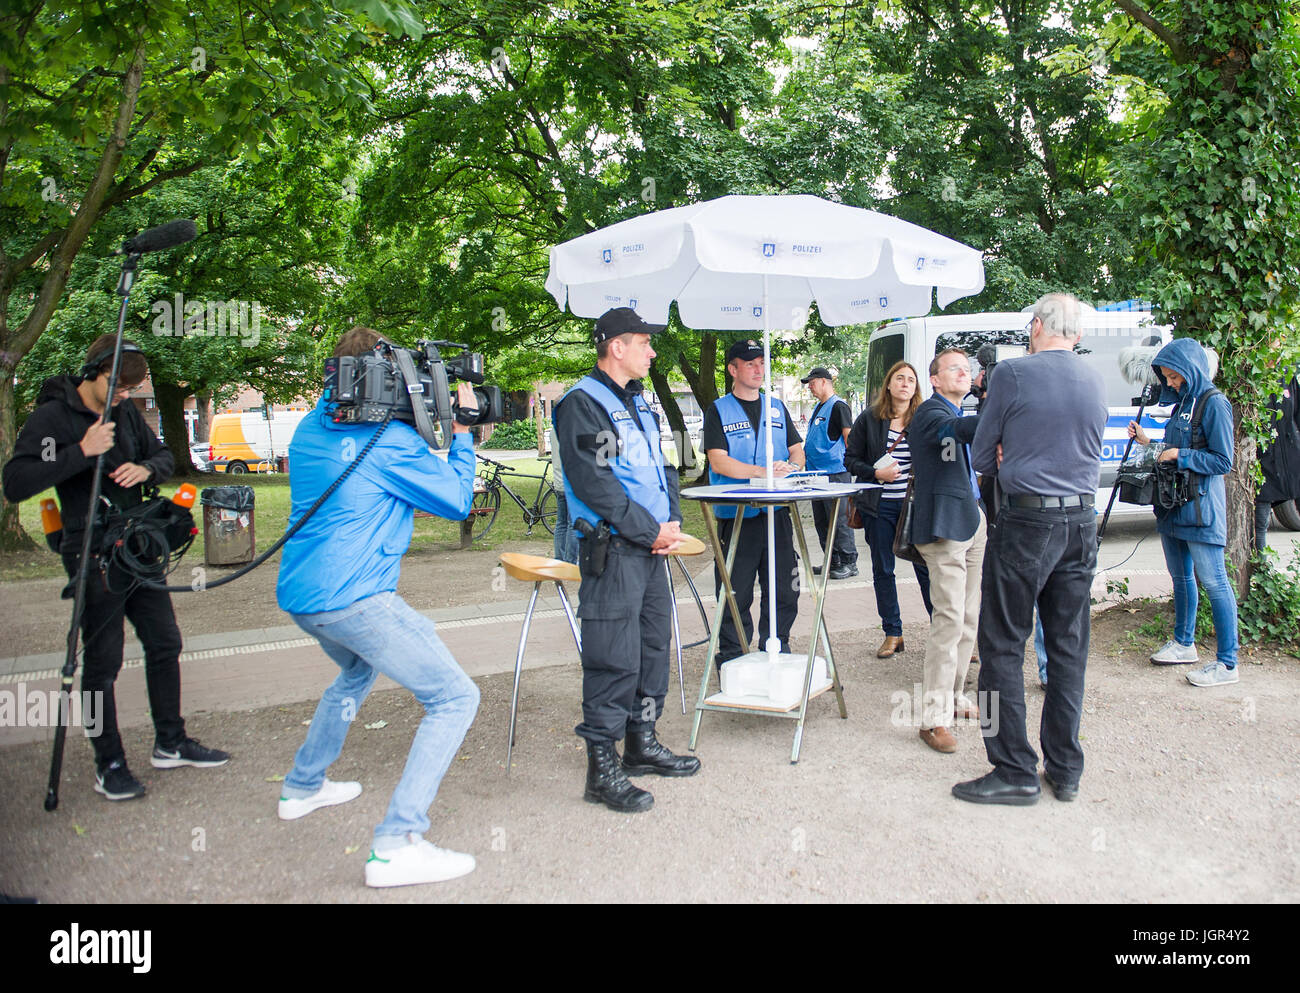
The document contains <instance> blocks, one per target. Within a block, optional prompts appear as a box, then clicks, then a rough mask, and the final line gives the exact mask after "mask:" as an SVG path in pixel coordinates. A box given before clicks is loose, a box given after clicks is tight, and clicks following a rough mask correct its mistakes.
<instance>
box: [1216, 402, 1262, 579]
mask: <svg viewBox="0 0 1300 993" xmlns="http://www.w3.org/2000/svg"><path fill="white" fill-rule="evenodd" d="M1241 421H1242V410H1241V406H1240V405H1239V404H1236V403H1234V404H1233V405H1232V436H1233V447H1234V452H1235V454H1234V456H1233V460H1232V472H1230V473H1228V474H1227V475H1226V476H1224V477H1223V486H1224V490H1225V495H1226V497H1227V501H1226V502H1227V512H1228V543H1227V545H1226V546H1224V549H1223V552H1224V558H1225V559H1226V560H1227V563H1228V575H1229V576H1234V577H1235V585H1236V587H1237V602H1238V603H1240V602H1241V601H1242V600H1243V599H1245V596H1246V594H1247V593H1248V592H1250V574H1251V566H1250V558H1251V556H1252V555H1253V554H1254V553H1255V462H1256V461H1257V459H1258V452H1257V450H1256V446H1255V439H1254V438H1251V437H1250V436H1249V435H1247V434H1246V432H1245V431H1244V430H1243V429H1242V423H1241Z"/></svg>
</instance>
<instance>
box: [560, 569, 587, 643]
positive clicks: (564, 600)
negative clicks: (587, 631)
mask: <svg viewBox="0 0 1300 993" xmlns="http://www.w3.org/2000/svg"><path fill="white" fill-rule="evenodd" d="M555 589H556V592H558V593H559V594H560V603H561V604H562V605H563V606H564V616H565V617H567V618H568V619H569V630H570V631H572V632H573V643H574V644H575V645H577V646H578V657H579V659H581V657H582V635H580V634H579V633H578V622H577V620H575V619H574V616H573V607H572V606H571V605H570V603H569V595H568V594H567V593H565V592H564V584H563V583H561V582H560V581H559V580H558V579H557V580H556V581H555Z"/></svg>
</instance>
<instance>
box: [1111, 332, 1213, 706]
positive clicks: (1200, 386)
mask: <svg viewBox="0 0 1300 993" xmlns="http://www.w3.org/2000/svg"><path fill="white" fill-rule="evenodd" d="M1152 368H1153V369H1154V370H1155V374H1156V376H1157V377H1158V378H1159V380H1160V383H1161V386H1162V389H1161V393H1160V400H1159V401H1158V402H1159V403H1162V404H1167V403H1176V404H1177V406H1176V407H1175V408H1174V410H1173V413H1172V414H1171V415H1170V418H1169V423H1168V425H1167V426H1166V427H1165V438H1164V443H1165V449H1164V451H1162V452H1161V453H1160V458H1159V460H1160V461H1161V462H1174V463H1176V465H1177V467H1178V468H1179V469H1187V470H1190V472H1191V473H1192V476H1191V484H1192V494H1193V498H1192V499H1191V500H1188V501H1187V503H1185V504H1183V505H1182V506H1181V507H1176V508H1174V509H1172V510H1165V509H1163V508H1161V507H1156V508H1155V513H1156V530H1157V531H1159V532H1160V542H1161V544H1162V545H1163V546H1164V552H1165V564H1166V565H1167V566H1168V568H1169V575H1170V576H1171V577H1172V578H1173V581H1174V636H1173V638H1171V639H1170V640H1169V641H1167V642H1166V643H1165V644H1164V645H1163V646H1161V648H1160V650H1159V651H1157V652H1156V653H1155V654H1154V655H1152V656H1151V661H1152V662H1153V663H1154V664H1156V665H1178V664H1182V663H1187V662H1197V661H1199V657H1198V655H1197V652H1196V641H1195V639H1196V581H1197V580H1198V579H1199V580H1200V582H1201V586H1203V587H1204V588H1205V595H1206V596H1208V597H1209V598H1210V608H1211V610H1212V612H1213V615H1214V635H1215V639H1216V641H1217V643H1218V645H1217V647H1218V652H1217V658H1216V659H1215V661H1213V662H1210V663H1207V664H1206V665H1204V666H1201V667H1200V668H1198V669H1194V670H1192V671H1191V672H1189V673H1188V674H1187V681H1188V682H1189V683H1191V684H1192V685H1193V686H1221V685H1224V684H1226V683H1235V682H1237V596H1236V593H1235V591H1234V590H1233V588H1232V584H1231V583H1230V582H1228V571H1227V568H1226V566H1225V564H1224V557H1223V546H1224V545H1225V544H1226V543H1227V540H1228V527H1227V504H1226V499H1225V496H1224V488H1223V477H1224V476H1225V475H1226V474H1227V473H1229V472H1231V471H1232V455H1233V438H1232V404H1230V403H1229V402H1228V398H1227V397H1225V396H1224V395H1223V394H1222V393H1220V392H1219V391H1218V390H1215V389H1214V384H1213V382H1212V379H1213V377H1212V375H1211V373H1210V364H1209V360H1208V359H1207V358H1206V354H1205V349H1204V348H1202V347H1201V346H1200V345H1199V344H1198V343H1197V342H1195V341H1193V340H1192V339H1190V338H1179V339H1177V340H1175V341H1171V342H1170V343H1169V344H1168V345H1166V346H1165V347H1164V348H1162V349H1160V351H1159V352H1157V353H1156V356H1155V358H1154V359H1153V360H1152ZM1207 394H1208V396H1207ZM1199 405H1204V409H1203V411H1202V413H1201V418H1200V424H1199V426H1198V427H1196V428H1195V430H1193V426H1192V420H1193V414H1194V412H1195V411H1196V408H1197V407H1198V406H1199ZM1128 435H1129V437H1130V438H1136V439H1137V440H1138V441H1139V442H1140V443H1141V444H1143V445H1146V444H1149V443H1150V439H1149V438H1148V437H1147V434H1146V432H1145V431H1143V430H1142V428H1141V427H1140V426H1139V425H1138V424H1137V422H1136V421H1130V422H1129V426H1128Z"/></svg>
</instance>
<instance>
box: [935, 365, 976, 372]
mask: <svg viewBox="0 0 1300 993" xmlns="http://www.w3.org/2000/svg"><path fill="white" fill-rule="evenodd" d="M939 371H940V372H964V373H967V374H969V373H970V366H969V365H949V366H944V367H943V368H942V369H940V370H939Z"/></svg>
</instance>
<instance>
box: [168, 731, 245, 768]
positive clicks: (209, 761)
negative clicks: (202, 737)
mask: <svg viewBox="0 0 1300 993" xmlns="http://www.w3.org/2000/svg"><path fill="white" fill-rule="evenodd" d="M149 761H150V762H152V763H153V767H154V768H155V769H179V768H180V767H181V766H183V765H193V766H198V767H199V768H200V769H207V768H211V767H212V766H217V765H225V764H226V763H227V762H229V761H230V753H229V752H220V751H217V749H215V748H204V747H203V746H202V745H200V744H199V743H198V742H197V741H195V740H194V739H193V738H186V739H185V740H184V741H182V742H181V743H180V744H179V745H177V746H176V747H175V748H163V747H162V746H161V745H159V744H156V743H155V744H154V746H153V754H152V755H151V756H149Z"/></svg>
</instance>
